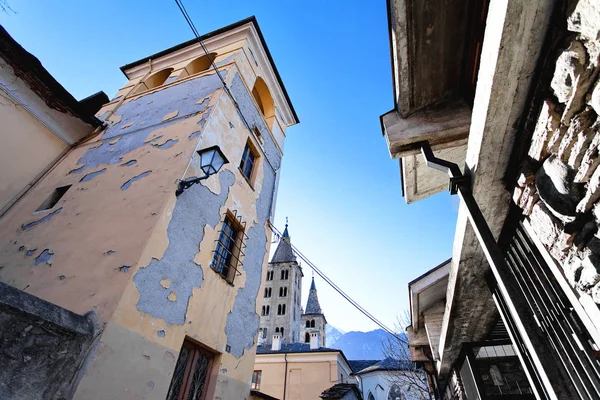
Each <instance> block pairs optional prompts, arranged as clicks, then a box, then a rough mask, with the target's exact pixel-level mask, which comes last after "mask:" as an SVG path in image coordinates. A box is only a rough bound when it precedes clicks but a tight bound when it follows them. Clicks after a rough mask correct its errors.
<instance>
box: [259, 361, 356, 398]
mask: <svg viewBox="0 0 600 400" xmlns="http://www.w3.org/2000/svg"><path fill="white" fill-rule="evenodd" d="M286 358H287V379H286V376H285V374H286ZM254 370H255V371H262V374H261V382H260V391H261V392H262V393H265V394H268V395H269V396H273V397H275V398H278V399H283V398H285V399H286V400H315V399H319V398H320V395H321V393H323V391H325V390H327V389H329V388H330V387H332V386H333V385H335V384H337V383H342V380H343V382H344V383H348V382H350V383H356V379H355V378H354V377H351V376H350V374H351V373H352V370H351V369H350V367H349V366H348V364H347V363H346V361H345V359H344V358H343V356H342V355H341V353H340V352H338V351H332V352H305V353H286V354H284V353H274V354H258V355H257V356H256V364H255V365H254ZM286 381H287V382H286ZM284 384H285V392H286V393H285V396H284V393H283V392H284Z"/></svg>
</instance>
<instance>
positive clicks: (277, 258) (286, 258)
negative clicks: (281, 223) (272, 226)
mask: <svg viewBox="0 0 600 400" xmlns="http://www.w3.org/2000/svg"><path fill="white" fill-rule="evenodd" d="M291 261H296V256H295V255H294V251H293V250H292V242H291V239H290V234H289V233H288V226H287V224H285V230H284V231H283V235H282V236H281V240H280V241H279V244H278V245H277V249H276V250H275V254H273V258H272V259H271V262H272V263H282V262H291Z"/></svg>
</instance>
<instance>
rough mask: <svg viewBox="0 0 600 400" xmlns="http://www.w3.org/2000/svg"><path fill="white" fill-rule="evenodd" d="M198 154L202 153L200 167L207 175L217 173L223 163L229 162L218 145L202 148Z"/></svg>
mask: <svg viewBox="0 0 600 400" xmlns="http://www.w3.org/2000/svg"><path fill="white" fill-rule="evenodd" d="M198 154H199V155H200V168H201V169H202V171H203V172H204V174H205V176H206V177H208V176H210V175H213V174H216V173H217V172H219V170H220V169H221V167H222V166H223V164H225V163H227V159H226V158H225V156H224V155H223V153H221V150H220V149H219V147H218V146H213V147H209V148H207V149H204V150H201V151H199V152H198Z"/></svg>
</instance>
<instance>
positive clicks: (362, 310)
mask: <svg viewBox="0 0 600 400" xmlns="http://www.w3.org/2000/svg"><path fill="white" fill-rule="evenodd" d="M175 3H176V4H177V7H179V10H180V11H181V13H182V14H183V17H184V18H185V20H186V22H187V24H188V25H189V27H190V29H191V30H192V32H193V33H194V36H195V37H196V40H197V41H198V43H199V44H200V46H201V47H202V50H203V51H204V54H206V55H207V56H208V57H209V59H210V55H209V52H208V49H207V48H206V46H205V45H204V43H203V42H202V39H201V38H200V34H199V33H198V30H197V29H196V26H195V25H194V22H193V21H192V19H191V17H190V16H189V14H188V12H187V10H186V8H185V6H184V5H183V2H182V1H181V0H175ZM210 63H211V65H212V67H213V69H214V70H215V72H216V73H217V76H218V77H219V80H220V81H221V83H222V85H223V89H224V90H225V93H227V95H228V96H229V98H230V99H231V101H232V102H233V104H234V106H235V108H236V110H237V111H238V114H239V115H240V118H241V119H242V122H243V123H244V125H245V126H246V128H247V129H248V130H249V131H250V133H251V134H252V129H251V128H250V125H249V124H248V121H246V118H245V117H244V115H243V113H242V110H241V109H240V107H239V105H238V103H237V101H236V100H235V98H234V97H233V94H232V93H231V91H230V90H229V87H227V84H226V83H225V79H223V76H222V75H221V73H220V71H219V69H218V68H217V65H216V64H215V62H214V59H211V60H210ZM261 151H262V149H261ZM263 155H264V154H263ZM264 159H265V160H266V161H267V163H268V164H269V166H270V167H271V169H272V170H273V171H274V172H275V173H277V170H276V169H275V168H274V167H273V165H272V164H271V163H270V161H269V160H268V158H267V157H264ZM269 226H270V228H271V230H272V231H273V232H274V233H275V234H276V235H277V236H278V237H281V232H280V231H279V230H278V229H277V228H276V227H275V226H274V225H273V224H271V222H270V221H269ZM292 249H293V250H294V252H295V253H296V255H297V256H298V257H300V258H301V259H302V260H303V261H304V262H305V263H306V264H307V265H308V266H309V267H310V268H311V269H312V270H313V271H314V272H316V273H317V275H319V276H320V277H321V278H322V279H323V280H324V281H325V282H327V284H328V285H329V286H331V287H332V288H333V289H334V290H335V291H336V292H338V293H339V294H340V295H341V296H342V297H343V298H344V299H346V300H347V301H348V302H349V303H350V304H352V305H353V306H354V307H355V308H356V309H357V310H358V311H360V312H361V313H362V314H364V315H365V316H366V317H367V318H369V319H370V320H371V321H373V322H374V323H375V324H376V325H377V326H379V327H380V328H381V329H383V330H384V331H385V332H386V333H388V334H390V335H392V336H393V337H394V338H396V339H398V335H396V333H395V332H394V331H393V330H391V329H390V328H388V327H387V326H385V324H383V323H382V322H381V321H379V320H378V319H377V318H375V317H374V316H373V315H372V314H371V313H369V312H368V311H367V310H365V309H364V308H363V307H362V306H361V305H360V304H358V303H357V302H356V301H355V300H354V299H352V298H351V297H350V296H349V295H347V294H346V293H345V292H344V291H343V290H342V289H341V288H340V287H339V286H337V285H336V284H335V283H334V282H333V281H332V280H331V279H329V277H327V276H326V275H325V274H324V273H323V272H322V271H321V270H320V269H319V268H317V266H316V265H314V264H313V263H312V262H311V261H310V260H309V259H308V258H307V257H306V256H305V255H304V254H302V252H301V251H300V250H298V248H297V247H296V246H294V245H292Z"/></svg>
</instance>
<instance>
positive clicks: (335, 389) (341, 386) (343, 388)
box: [320, 383, 362, 399]
mask: <svg viewBox="0 0 600 400" xmlns="http://www.w3.org/2000/svg"><path fill="white" fill-rule="evenodd" d="M350 391H354V393H355V394H356V398H358V399H362V396H361V395H360V390H358V386H356V385H355V384H353V383H338V384H336V385H333V386H332V387H330V388H329V389H327V390H325V391H324V392H323V393H321V396H320V397H321V398H322V399H341V398H343V397H344V396H346V395H347V394H348V392H350Z"/></svg>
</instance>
